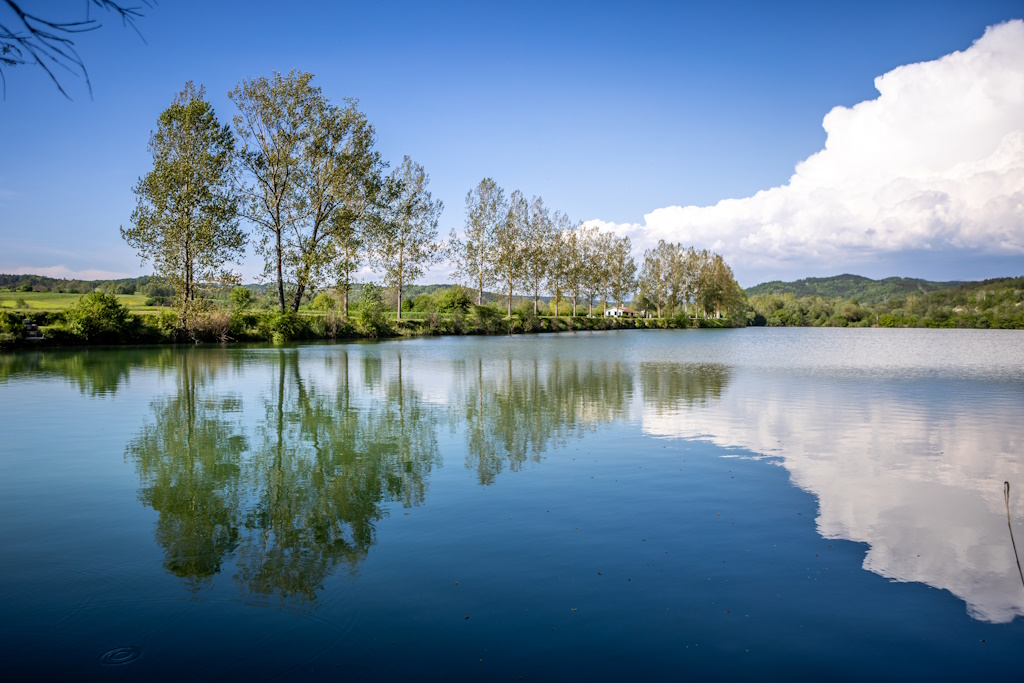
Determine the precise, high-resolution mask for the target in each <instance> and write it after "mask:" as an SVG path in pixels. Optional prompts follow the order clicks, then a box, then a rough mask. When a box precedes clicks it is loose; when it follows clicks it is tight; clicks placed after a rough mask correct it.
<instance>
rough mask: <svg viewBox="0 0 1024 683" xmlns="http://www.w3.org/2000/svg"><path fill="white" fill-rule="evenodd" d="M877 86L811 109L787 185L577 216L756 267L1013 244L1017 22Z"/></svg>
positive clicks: (1021, 176)
mask: <svg viewBox="0 0 1024 683" xmlns="http://www.w3.org/2000/svg"><path fill="white" fill-rule="evenodd" d="M875 87H876V88H877V90H878V93H879V95H878V97H877V98H875V99H873V100H868V101H865V102H861V103H859V104H857V105H855V106H853V107H836V108H834V109H833V110H832V111H830V112H829V113H828V114H827V115H826V116H825V118H824V121H823V126H824V128H825V132H826V133H827V139H826V142H825V147H824V149H822V150H821V151H819V152H817V153H815V154H813V155H812V156H811V157H809V158H808V159H806V160H804V161H802V162H800V163H799V164H797V166H796V170H795V172H794V174H793V175H792V177H790V179H789V182H788V183H787V184H785V185H782V186H780V187H773V188H771V189H768V190H763V191H761V192H758V193H757V194H755V195H754V196H752V197H747V198H743V199H725V200H723V201H720V202H719V203H717V204H715V205H714V206H670V207H666V208H661V209H656V210H654V211H652V212H650V213H648V214H646V215H645V216H644V223H643V224H613V223H607V222H604V221H600V220H594V221H590V223H591V224H595V225H598V226H600V227H602V228H603V229H613V230H615V231H616V232H619V233H621V234H628V235H630V237H631V239H632V240H633V242H634V245H635V247H636V248H637V250H638V251H642V249H644V248H646V247H649V246H650V245H651V244H653V243H655V242H657V240H658V239H665V240H670V241H680V242H683V243H684V244H694V245H696V246H699V247H706V248H711V249H714V250H715V251H718V252H720V253H722V254H723V255H724V256H725V257H726V258H727V260H729V261H730V263H733V264H734V266H736V267H737V270H743V269H746V270H757V271H760V272H770V271H771V269H772V268H773V266H774V267H776V269H780V270H793V269H794V268H799V267H807V266H809V265H810V264H819V265H820V264H822V263H834V264H836V268H842V267H843V264H844V263H849V262H850V261H851V260H852V261H866V260H869V259H871V258H874V257H877V256H879V255H890V256H892V255H894V254H896V255H898V254H899V253H901V252H907V253H911V252H914V253H920V252H922V251H924V252H928V251H938V250H949V249H954V250H956V249H963V250H970V251H972V252H974V253H982V254H990V255H1001V256H1012V255H1024V21H1020V20H1014V21H1010V22H1007V23H1004V24H1000V25H997V26H993V27H990V28H989V29H988V30H986V31H985V34H984V35H983V36H982V37H981V38H979V39H978V40H977V41H976V42H975V43H974V44H973V45H971V46H970V47H969V48H967V49H966V50H963V51H962V52H954V53H952V54H949V55H946V56H944V57H942V58H940V59H937V60H934V61H930V62H921V63H917V64H908V65H905V66H901V67H898V68H896V69H893V70H892V71H890V72H888V73H886V74H884V75H882V76H879V77H878V78H876V79H875Z"/></svg>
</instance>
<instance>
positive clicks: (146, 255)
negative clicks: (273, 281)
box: [121, 81, 246, 329]
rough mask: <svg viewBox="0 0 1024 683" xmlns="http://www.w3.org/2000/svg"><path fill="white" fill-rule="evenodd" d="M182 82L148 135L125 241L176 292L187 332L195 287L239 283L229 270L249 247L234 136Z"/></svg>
mask: <svg viewBox="0 0 1024 683" xmlns="http://www.w3.org/2000/svg"><path fill="white" fill-rule="evenodd" d="M205 94H206V91H205V89H204V88H203V87H202V86H200V87H199V88H198V89H197V88H196V87H195V86H194V85H193V84H192V82H191V81H189V82H188V83H186V84H185V87H184V89H183V90H182V91H181V92H180V93H178V95H177V96H176V97H175V98H174V101H173V102H172V103H171V106H170V107H168V108H167V109H166V110H164V112H163V113H162V114H160V118H159V119H158V121H157V128H156V131H155V132H153V133H152V134H151V135H150V138H149V151H150V153H151V154H152V155H153V170H152V171H150V172H149V173H147V174H146V175H145V176H143V177H142V178H139V181H138V183H137V184H136V185H135V187H134V188H133V192H134V193H135V195H136V196H137V198H138V199H137V205H136V207H135V210H134V211H133V212H132V216H131V223H132V225H131V227H130V228H128V229H127V230H126V229H125V228H123V227H122V228H121V236H122V237H123V238H124V240H125V241H126V242H127V243H128V245H129V246H131V247H133V248H134V249H135V250H136V251H137V252H138V254H139V256H140V257H141V258H142V260H143V261H147V260H148V261H152V263H153V267H154V269H155V270H156V272H157V274H158V275H160V276H161V277H163V278H164V279H165V280H167V281H168V282H169V283H171V284H172V285H173V286H174V290H175V293H176V295H177V299H178V306H179V323H180V326H181V328H182V329H187V328H188V319H189V312H190V308H191V307H192V304H193V302H194V301H195V300H196V295H197V286H198V285H201V284H204V283H212V282H219V283H228V282H231V281H233V280H234V276H233V275H232V273H231V272H230V271H229V270H227V269H226V268H225V267H224V266H225V264H227V263H229V262H232V261H237V260H238V259H239V258H240V257H241V256H242V253H243V251H244V249H245V242H246V238H245V234H244V233H243V232H242V231H241V230H240V229H239V227H238V219H237V216H238V204H239V198H238V194H237V192H236V189H235V175H234V172H233V154H234V138H233V136H232V134H231V129H230V127H229V126H228V125H227V124H225V125H221V124H220V122H219V121H218V120H217V116H216V114H215V113H214V110H213V107H212V106H211V105H210V103H209V102H207V101H206V100H205V98H204V96H205Z"/></svg>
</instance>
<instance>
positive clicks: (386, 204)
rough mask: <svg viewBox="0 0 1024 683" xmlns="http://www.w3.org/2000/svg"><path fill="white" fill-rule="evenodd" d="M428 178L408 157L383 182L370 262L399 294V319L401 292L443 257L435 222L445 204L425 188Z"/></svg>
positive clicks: (400, 315) (399, 316)
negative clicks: (435, 198) (382, 195)
mask: <svg viewBox="0 0 1024 683" xmlns="http://www.w3.org/2000/svg"><path fill="white" fill-rule="evenodd" d="M429 183H430V176H428V175H427V173H426V171H424V170H423V167H422V166H420V165H419V164H417V163H416V162H414V161H413V160H412V159H410V158H409V157H408V156H406V157H405V158H403V159H402V163H401V165H400V166H399V167H398V168H396V169H395V170H394V171H393V172H392V173H391V175H390V176H388V178H387V181H386V182H385V191H384V199H383V206H382V209H381V215H380V219H379V221H378V223H377V226H376V229H375V231H374V236H373V262H374V264H375V265H376V266H377V267H379V268H380V269H381V270H383V272H384V281H385V283H386V285H387V286H388V287H389V288H390V289H392V290H394V291H395V292H396V293H397V295H398V306H396V308H397V309H398V314H397V315H398V320H401V319H402V291H403V289H404V288H405V286H406V285H408V284H410V283H411V282H413V281H415V280H416V279H417V278H419V277H421V276H422V275H423V270H424V268H426V267H428V266H430V265H432V264H435V263H439V262H440V261H441V260H442V259H443V258H444V246H443V245H441V244H439V243H438V242H437V221H438V217H439V216H440V215H441V211H442V210H443V209H444V204H443V203H442V202H441V201H440V200H437V201H434V200H433V198H432V197H431V194H430V191H429V190H427V185H428V184H429Z"/></svg>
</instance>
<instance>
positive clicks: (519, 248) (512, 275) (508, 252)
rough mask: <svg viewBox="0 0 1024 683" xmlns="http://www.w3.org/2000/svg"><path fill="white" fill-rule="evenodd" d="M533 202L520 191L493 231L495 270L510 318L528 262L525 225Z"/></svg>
mask: <svg viewBox="0 0 1024 683" xmlns="http://www.w3.org/2000/svg"><path fill="white" fill-rule="evenodd" d="M529 211H530V205H529V202H527V201H526V197H524V196H523V193H522V192H520V191H519V190H516V191H515V192H513V193H512V195H511V196H510V197H509V200H508V210H507V211H506V212H505V219H504V220H503V221H502V222H501V223H500V224H499V226H498V229H497V230H495V231H494V250H493V254H494V273H495V275H496V276H497V279H498V284H499V285H500V286H501V291H502V293H503V294H505V297H506V300H507V303H508V317H509V318H511V317H512V295H513V294H515V290H516V286H517V285H519V283H521V282H522V280H523V273H524V264H525V262H526V258H525V257H526V226H527V222H528V220H529Z"/></svg>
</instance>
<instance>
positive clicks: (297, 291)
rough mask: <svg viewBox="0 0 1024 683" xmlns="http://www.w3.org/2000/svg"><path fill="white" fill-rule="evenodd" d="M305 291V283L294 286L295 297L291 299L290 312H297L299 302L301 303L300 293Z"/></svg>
mask: <svg viewBox="0 0 1024 683" xmlns="http://www.w3.org/2000/svg"><path fill="white" fill-rule="evenodd" d="M305 291H306V285H302V284H300V285H299V286H298V287H296V288H295V299H293V300H292V313H298V312H299V304H301V303H302V294H303V292H305Z"/></svg>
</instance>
